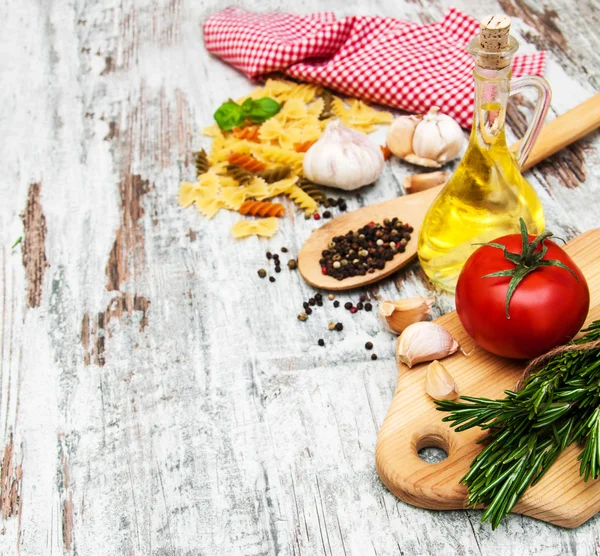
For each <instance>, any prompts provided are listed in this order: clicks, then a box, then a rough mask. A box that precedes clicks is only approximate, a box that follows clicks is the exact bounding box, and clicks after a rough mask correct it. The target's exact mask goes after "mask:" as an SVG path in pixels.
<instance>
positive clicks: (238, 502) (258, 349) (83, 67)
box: [0, 0, 600, 556]
mask: <svg viewBox="0 0 600 556" xmlns="http://www.w3.org/2000/svg"><path fill="white" fill-rule="evenodd" d="M233 3H235V4H239V5H243V6H246V7H248V8H254V9H258V8H260V9H282V10H298V11H300V12H310V11H317V10H322V9H333V10H335V11H336V13H337V14H338V15H339V16H343V15H349V14H381V15H388V16H396V17H403V18H410V19H413V20H415V21H419V20H421V21H432V20H434V19H436V18H438V17H440V16H441V15H442V13H443V11H444V9H445V8H446V7H447V6H446V5H443V4H442V2H439V1H438V0H432V1H431V2H427V1H425V0H414V1H412V2H406V3H405V2H400V1H395V2H393V1H391V0H369V1H366V0H363V1H361V0H330V1H329V2H326V3H325V2H319V1H318V0H305V1H303V2H292V1H290V0H264V1H260V2H259V1H258V0H245V1H237V2H233ZM226 4H227V3H225V2H220V1H218V0H196V1H194V0H187V1H186V0H164V1H161V0H139V1H133V0H120V1H116V0H87V1H83V0H73V1H69V2H68V1H66V0H55V1H54V2H35V1H33V0H23V1H22V2H10V3H9V2H3V3H2V5H1V6H0V52H1V56H0V82H1V84H2V85H1V87H0V160H1V162H2V179H0V199H1V200H0V376H1V382H0V407H1V411H0V427H1V430H2V435H3V444H4V450H3V452H0V455H2V466H1V476H0V493H1V496H0V510H1V514H2V526H1V534H0V552H1V553H2V554H7V555H8V554H22V555H34V556H37V555H43V554H63V553H65V554H80V555H90V554H94V555H95V554H98V555H103V556H109V555H122V554H136V555H146V554H156V555H162V554H165V555H167V554H170V555H183V554H194V555H195V554H203V555H229V554H236V555H237V554H240V555H258V554H286V555H287V554H290V555H291V554H297V555H300V554H305V555H311V556H312V555H317V554H324V555H339V554H345V555H350V554H353V555H358V556H363V555H370V554H378V555H388V554H406V555H414V554H444V555H445V554H502V555H510V554H515V555H516V554H518V555H521V554H525V553H528V552H529V553H535V554H543V555H553V554H557V555H558V554H561V555H564V554H597V553H598V552H599V551H600V541H599V539H598V532H599V530H600V520H599V519H592V520H591V521H590V522H588V523H587V524H585V525H584V526H582V527H580V528H579V529H577V530H573V531H568V530H561V529H558V528H555V527H552V526H550V525H547V524H544V523H542V522H537V521H534V520H532V519H529V518H524V517H521V516H512V517H511V518H509V519H507V520H506V521H505V522H504V523H503V524H502V525H501V527H500V528H499V529H498V530H497V531H496V532H492V531H491V530H490V528H489V526H488V525H481V524H480V523H479V515H480V514H479V513H478V512H474V511H469V512H458V511H457V512H445V513H442V512H430V511H424V510H420V509H417V508H413V507H411V506H408V505H406V504H404V503H402V502H399V501H398V500H396V499H395V498H394V497H393V496H391V495H390V494H389V493H388V492H387V491H386V490H385V489H384V488H383V487H382V485H381V484H380V482H379V480H378V478H377V475H376V473H375V467H374V446H375V439H376V435H377V431H378V428H379V426H380V424H381V422H382V420H383V418H384V416H385V414H386V411H387V408H388V405H389V403H390V400H391V397H392V393H393V391H394V387H395V383H396V365H395V363H394V359H393V341H392V340H393V339H392V336H390V335H388V334H387V333H385V332H383V331H382V328H381V325H380V323H379V322H378V319H377V316H376V314H375V312H373V313H365V312H361V313H359V314H357V315H354V316H351V315H350V314H349V313H348V312H346V311H344V310H343V309H342V308H340V309H334V308H333V306H332V305H331V304H330V303H326V304H325V307H324V308H323V309H320V310H319V311H316V312H315V314H313V315H312V317H311V319H309V321H308V322H306V323H302V322H299V321H298V320H297V319H296V314H297V313H298V312H299V311H300V310H301V307H302V301H303V300H305V299H307V298H308V297H309V296H310V295H312V294H313V293H314V292H313V291H312V290H311V288H309V287H308V286H306V285H305V284H304V283H303V281H302V279H301V278H300V276H299V274H298V273H290V272H288V271H287V268H286V267H285V265H284V271H283V272H282V273H281V274H279V275H277V282H275V283H269V282H267V281H266V280H260V279H259V278H258V276H257V274H256V271H257V269H258V268H260V267H265V268H269V267H268V266H267V261H266V259H265V251H266V250H267V249H273V250H279V248H280V247H282V246H286V247H288V248H289V249H290V255H295V254H297V252H298V249H299V247H300V245H301V244H302V242H303V240H304V239H305V238H306V237H307V236H308V235H309V234H310V231H311V230H312V229H313V228H314V227H315V226H316V225H317V223H315V222H314V221H309V222H307V221H305V220H304V219H303V218H298V217H297V216H296V218H295V219H293V218H288V219H285V220H284V221H283V222H282V231H281V232H280V233H279V234H278V235H277V236H276V237H275V238H273V239H272V240H269V241H265V240H257V239H256V238H252V239H249V240H246V241H244V242H239V243H236V242H235V241H234V240H232V239H231V238H230V237H229V234H228V230H229V227H230V226H231V224H232V223H233V222H234V221H235V220H236V218H237V217H236V215H235V214H232V213H227V212H223V213H221V214H219V215H218V216H217V217H216V218H215V219H214V220H213V221H207V220H204V219H203V218H201V217H200V216H199V215H198V214H197V213H196V212H195V211H194V210H193V209H189V210H186V211H184V210H182V209H181V208H179V207H178V205H177V189H178V183H179V181H180V179H185V178H190V177H191V176H192V175H193V168H192V165H191V164H190V152H191V151H192V150H194V149H197V148H199V147H201V146H207V145H208V143H207V141H206V140H205V138H203V137H201V135H200V133H199V131H200V129H201V128H202V127H204V126H205V125H207V124H209V123H210V121H211V114H212V112H213V111H214V109H215V107H216V106H218V105H219V104H220V103H221V102H222V101H223V100H224V99H225V98H227V97H228V96H229V95H232V96H238V95H241V94H243V92H244V91H246V90H248V89H249V88H250V86H251V85H250V84H249V83H248V82H247V81H246V80H245V79H244V78H243V77H242V76H241V75H240V74H238V73H237V72H236V71H234V70H233V69H231V68H229V67H227V66H225V65H224V64H222V63H221V62H219V61H218V60H216V59H213V58H211V57H210V56H209V55H208V54H207V53H206V51H205V50H204V48H203V43H202V35H201V22H202V21H203V20H204V19H205V18H206V17H207V16H208V15H210V14H211V13H213V12H215V11H216V10H218V9H219V8H222V7H224V6H225V5H226ZM454 4H455V5H457V6H458V7H459V8H462V9H464V10H466V11H468V12H470V13H473V14H474V15H476V16H482V15H484V14H485V13H489V12H494V11H497V10H499V9H502V10H504V11H506V13H508V14H509V15H511V16H514V17H515V18H516V20H515V24H514V28H515V30H516V32H517V33H518V34H519V35H520V37H521V39H522V43H523V49H528V48H529V49H531V48H535V47H538V48H547V49H549V50H550V52H551V59H550V62H549V67H548V71H547V77H548V79H549V81H550V82H551V84H552V86H553V88H554V99H553V102H552V113H553V115H555V114H559V113H562V112H564V111H566V110H567V109H569V108H570V107H572V106H574V105H575V104H577V103H579V102H581V101H582V100H584V99H586V98H587V97H589V96H590V95H591V94H592V93H593V92H594V90H595V89H597V88H598V84H599V82H600V73H599V72H600V42H599V40H598V35H597V29H598V27H599V26H600V21H599V16H598V13H599V12H598V6H597V3H596V2H594V1H593V0H590V1H589V2H577V3H574V2H570V1H569V0H548V2H546V3H545V4H544V6H543V7H539V5H538V3H536V2H533V0H500V1H499V3H498V4H496V3H495V2H493V1H491V0H482V1H479V2H469V1H467V0H461V1H457V2H455V3H454ZM528 108H529V107H528V103H527V102H521V103H520V104H518V105H516V107H515V108H514V109H513V110H512V111H511V121H512V123H513V125H514V127H515V129H522V127H523V122H524V115H526V114H527V110H528ZM599 144H600V141H599V139H598V136H597V135H596V136H594V137H591V138H588V139H586V140H584V141H582V142H581V143H579V144H577V145H574V146H572V147H571V148H569V149H568V150H567V151H566V152H563V153H561V154H560V155H558V156H556V157H554V158H553V159H552V160H550V161H548V162H546V163H543V164H541V165H540V166H538V167H537V168H535V169H534V170H533V172H531V173H530V176H529V177H530V179H531V181H532V183H533V184H534V185H535V187H536V189H537V190H538V192H539V194H540V196H541V197H542V200H543V202H544V205H545V208H546V211H547V217H548V226H549V228H551V229H552V230H555V231H557V232H559V233H561V234H562V235H564V236H566V237H573V236H574V235H576V234H578V233H580V232H582V231H584V230H587V229H589V228H592V227H594V226H598V220H599V218H598V217H599V213H600V209H599V208H598V206H599V201H600V186H599V179H598V178H599V174H600V161H599V160H598V153H597V147H598V145H599ZM408 171H409V170H408V169H407V168H406V167H404V166H402V165H401V164H400V163H394V164H392V165H391V166H390V167H388V168H387V169H386V173H385V175H384V177H383V178H382V179H381V180H380V182H379V183H378V185H377V186H376V187H374V188H371V189H369V190H368V191H365V192H364V193H363V194H361V196H359V197H358V198H356V197H353V198H351V199H350V200H349V208H356V207H357V206H359V205H361V204H364V203H372V202H375V201H379V200H384V199H388V198H391V197H392V196H393V195H397V194H400V193H401V192H402V189H401V185H400V183H401V180H402V178H403V177H404V176H405V175H406V174H407V172H408ZM291 212H293V210H291ZM19 236H23V242H22V243H21V244H19V245H17V246H16V247H14V248H13V247H11V245H12V244H13V243H14V242H15V240H16V239H17V238H18V237H19ZM282 257H283V260H284V261H285V260H286V258H285V257H284V256H283V255H282ZM270 268H271V270H272V267H270ZM427 289H428V284H427V281H426V279H425V277H424V275H423V273H422V272H421V271H420V269H419V267H418V265H417V264H414V265H413V266H411V267H409V268H408V269H407V270H405V271H403V272H401V273H399V274H398V275H397V276H395V277H394V279H392V280H388V281H386V282H384V283H382V284H380V285H378V286H375V287H372V288H369V289H368V291H367V292H365V293H367V294H368V296H369V297H370V298H374V299H376V298H381V297H390V298H395V297H401V296H411V295H414V294H415V293H417V292H424V291H426V290H427ZM358 295H360V292H356V293H353V294H351V295H340V296H338V299H340V300H341V301H342V304H343V302H345V301H347V300H348V299H350V300H352V301H354V302H356V301H357V297H358ZM451 308H452V300H451V299H450V298H448V297H446V296H442V295H438V297H437V304H436V311H437V314H439V313H441V312H445V311H448V310H450V309H451ZM330 320H336V321H337V320H340V321H341V322H343V323H344V326H345V328H344V331H343V332H342V333H331V332H329V331H328V330H327V323H328V322H329V321H330ZM320 337H323V338H324V339H325V340H326V342H327V347H326V348H320V347H318V346H317V339H318V338H320ZM367 340H370V341H372V342H373V343H374V344H375V351H376V353H377V354H378V355H379V359H378V360H377V361H371V360H370V358H369V353H368V352H366V351H365V349H364V347H363V345H364V343H365V341H367Z"/></svg>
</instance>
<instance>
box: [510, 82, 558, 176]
mask: <svg viewBox="0 0 600 556" xmlns="http://www.w3.org/2000/svg"><path fill="white" fill-rule="evenodd" d="M528 87H531V88H532V89H535V90H536V91H537V94H538V99H537V103H536V106H535V110H534V111H533V118H532V119H531V122H530V123H529V127H528V128H527V130H526V131H525V135H523V139H522V140H521V143H520V145H519V148H518V149H517V152H516V157H517V162H518V163H519V167H521V168H522V167H523V165H524V164H525V161H526V160H527V156H528V155H529V152H530V151H531V147H533V144H534V143H535V140H536V139H537V137H538V135H539V134H540V131H541V129H542V125H543V123H544V120H545V119H546V114H547V113H548V108H550V100H551V98H552V90H551V89H550V85H549V84H548V82H547V81H546V80H545V79H544V78H543V77H537V76H536V75H528V76H525V77H519V78H518V79H512V80H511V82H510V95H514V94H516V93H519V92H521V91H522V90H523V89H526V88H528Z"/></svg>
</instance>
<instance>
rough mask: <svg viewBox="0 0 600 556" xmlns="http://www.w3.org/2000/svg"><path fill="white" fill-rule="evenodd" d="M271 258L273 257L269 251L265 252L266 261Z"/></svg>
mask: <svg viewBox="0 0 600 556" xmlns="http://www.w3.org/2000/svg"><path fill="white" fill-rule="evenodd" d="M272 256H273V255H272V254H271V252H270V251H267V259H269V260H271V257H272Z"/></svg>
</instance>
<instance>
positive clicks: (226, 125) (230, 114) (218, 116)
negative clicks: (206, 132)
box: [214, 101, 246, 131]
mask: <svg viewBox="0 0 600 556" xmlns="http://www.w3.org/2000/svg"><path fill="white" fill-rule="evenodd" d="M214 118H215V120H216V121H217V124H218V125H219V127H220V128H221V129H224V130H226V131H228V130H230V129H233V128H234V127H235V126H239V125H242V124H243V123H244V120H245V119H246V115H245V114H244V111H243V110H242V107H241V106H240V105H239V104H236V103H235V102H231V101H228V102H224V103H223V104H221V106H219V108H217V111H216V112H215V114H214Z"/></svg>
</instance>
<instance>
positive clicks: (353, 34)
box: [204, 8, 546, 127]
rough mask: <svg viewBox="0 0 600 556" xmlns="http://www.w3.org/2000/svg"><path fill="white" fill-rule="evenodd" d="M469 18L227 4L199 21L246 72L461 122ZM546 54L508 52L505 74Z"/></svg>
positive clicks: (468, 101) (220, 52) (454, 13)
mask: <svg viewBox="0 0 600 556" xmlns="http://www.w3.org/2000/svg"><path fill="white" fill-rule="evenodd" d="M478 32H479V23H478V21H477V20H476V19H474V18H472V17H470V16H468V15H465V14H463V13H462V12H460V11H458V10H456V9H450V10H449V11H448V12H447V13H446V15H445V16H444V18H443V19H442V21H440V22H438V23H431V24H427V25H422V24H417V23H411V22H408V21H401V20H398V19H393V18H389V17H387V18H386V17H377V16H351V17H347V18H345V19H342V20H340V21H336V19H335V15H334V14H333V13H331V12H322V13H316V14H312V15H308V16H299V15H294V14H288V13H266V14H257V13H252V12H248V11H245V10H242V9H239V8H227V9H226V10H223V11H221V12H219V13H217V14H215V15H213V16H212V17H210V18H209V19H208V20H207V21H206V23H205V24H204V41H205V43H206V48H207V49H208V50H209V52H212V53H213V54H216V55H217V56H219V57H220V58H222V59H223V60H225V61H227V62H229V63H230V64H231V65H233V66H235V67H236V68H238V69H239V70H241V71H242V72H244V73H245V74H246V75H247V76H248V77H250V78H252V79H256V78H259V77H261V76H264V75H266V74H268V73H270V72H273V71H280V72H283V73H286V74H287V75H289V76H291V77H294V78H296V79H299V80H301V81H308V82H311V83H318V84H320V85H325V86H327V87H329V88H331V89H333V90H335V91H338V92H340V93H342V94H346V95H349V96H353V97H357V98H361V99H364V100H369V101H373V102H377V103H380V104H384V105H387V106H392V107H394V108H400V109H401V110H406V111H408V112H415V113H424V112H427V110H428V109H429V108H430V107H431V106H433V105H437V106H439V107H440V108H441V110H442V112H444V113H446V114H449V115H450V116H452V117H453V118H455V119H456V120H457V121H458V123H459V124H460V125H461V126H463V127H469V126H470V125H471V121H472V116H473V75H472V71H473V67H474V61H473V59H472V57H471V56H470V55H469V54H468V53H467V51H466V46H467V44H468V42H469V40H470V39H471V38H472V37H473V36H474V35H476V34H477V33H478ZM545 62H546V53H545V52H538V53H535V54H525V55H521V56H515V58H514V61H513V66H512V70H513V76H514V77H519V76H521V75H543V73H544V67H545Z"/></svg>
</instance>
